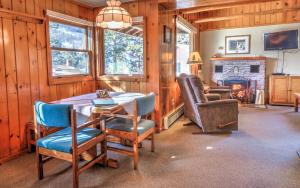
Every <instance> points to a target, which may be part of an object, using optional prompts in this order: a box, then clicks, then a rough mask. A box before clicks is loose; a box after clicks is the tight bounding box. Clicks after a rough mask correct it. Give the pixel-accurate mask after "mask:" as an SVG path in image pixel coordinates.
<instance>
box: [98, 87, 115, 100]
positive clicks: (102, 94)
mask: <svg viewBox="0 0 300 188" xmlns="http://www.w3.org/2000/svg"><path fill="white" fill-rule="evenodd" d="M96 94H97V98H100V99H105V98H111V97H110V95H109V92H108V91H107V90H106V89H103V90H97V92H96Z"/></svg>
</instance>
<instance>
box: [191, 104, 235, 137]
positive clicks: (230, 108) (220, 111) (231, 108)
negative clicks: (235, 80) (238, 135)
mask: <svg viewBox="0 0 300 188" xmlns="http://www.w3.org/2000/svg"><path fill="white" fill-rule="evenodd" d="M196 107H197V110H198V112H199V115H200V117H201V122H202V124H203V129H204V131H207V132H214V131H220V130H237V129H238V126H237V125H238V114H239V109H238V101H237V100H234V99H229V100H220V101H212V102H207V103H203V104H197V106H196Z"/></svg>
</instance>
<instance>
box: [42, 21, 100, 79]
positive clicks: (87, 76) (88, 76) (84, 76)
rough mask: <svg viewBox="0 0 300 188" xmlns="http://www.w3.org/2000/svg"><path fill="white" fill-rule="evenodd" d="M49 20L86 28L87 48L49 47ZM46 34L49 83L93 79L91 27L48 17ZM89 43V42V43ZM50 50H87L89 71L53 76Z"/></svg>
mask: <svg viewBox="0 0 300 188" xmlns="http://www.w3.org/2000/svg"><path fill="white" fill-rule="evenodd" d="M50 22H56V23H60V24H64V25H69V26H75V27H80V28H84V29H85V30H86V39H87V40H86V47H87V50H81V49H72V48H57V47H54V48H52V47H51V44H50V27H49V23H50ZM46 35H47V37H46V38H47V56H48V58H47V60H48V63H47V64H48V81H49V85H56V84H64V83H73V82H80V81H91V80H93V79H94V65H93V63H92V62H93V61H94V57H93V41H92V40H91V39H90V38H93V27H90V26H87V25H82V24H77V23H73V22H70V21H66V20H62V19H57V18H51V17H48V18H47V21H46ZM89 43H91V44H89ZM52 50H58V51H65V52H68V51H69V52H70V51H73V52H74V51H75V52H87V53H88V57H89V62H88V66H89V73H88V74H74V75H60V76H53V74H52V73H53V72H52Z"/></svg>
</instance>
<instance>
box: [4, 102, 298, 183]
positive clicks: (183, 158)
mask: <svg viewBox="0 0 300 188" xmlns="http://www.w3.org/2000/svg"><path fill="white" fill-rule="evenodd" d="M184 122H188V120H186V119H184V118H182V119H181V120H180V121H178V122H177V123H176V124H175V125H174V126H173V127H171V129H169V130H168V131H164V132H163V133H161V134H159V135H156V138H157V148H156V152H155V153H151V152H150V148H149V143H147V141H146V142H145V144H144V148H143V149H141V151H140V166H139V167H140V169H139V170H138V171H134V170H133V168H132V163H131V159H129V158H127V157H121V158H120V168H119V169H104V168H101V167H99V166H95V167H93V168H91V169H90V170H88V171H86V172H85V173H83V174H82V175H81V176H80V187H208V188H210V187H220V188H227V187H228V188H235V187H249V188H250V187H251V188H253V187H255V188H256V187H257V188H258V187H266V188H276V187H284V188H289V187H300V158H298V156H297V154H296V150H298V149H299V150H300V113H294V112H292V108H287V107H271V108H270V109H269V110H265V109H257V108H241V109H240V122H239V125H240V131H239V132H235V133H233V134H231V135H193V134H192V133H193V132H199V129H198V128H197V127H195V126H190V127H183V126H182V124H183V123H184ZM45 176H46V178H45V179H44V180H42V181H37V178H36V169H35V163H34V154H25V155H23V156H21V157H19V158H18V159H15V160H13V161H10V162H8V163H5V164H4V165H2V166H0V187H55V188H59V187H63V188H68V187H71V186H72V183H71V182H72V174H71V170H70V168H69V164H68V163H66V162H62V161H59V160H53V161H50V162H49V163H47V164H46V166H45Z"/></svg>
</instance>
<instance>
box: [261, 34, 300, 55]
mask: <svg viewBox="0 0 300 188" xmlns="http://www.w3.org/2000/svg"><path fill="white" fill-rule="evenodd" d="M264 39H265V51H268V50H287V49H298V45H299V41H298V30H290V31H282V32H276V33H265V35H264Z"/></svg>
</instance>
